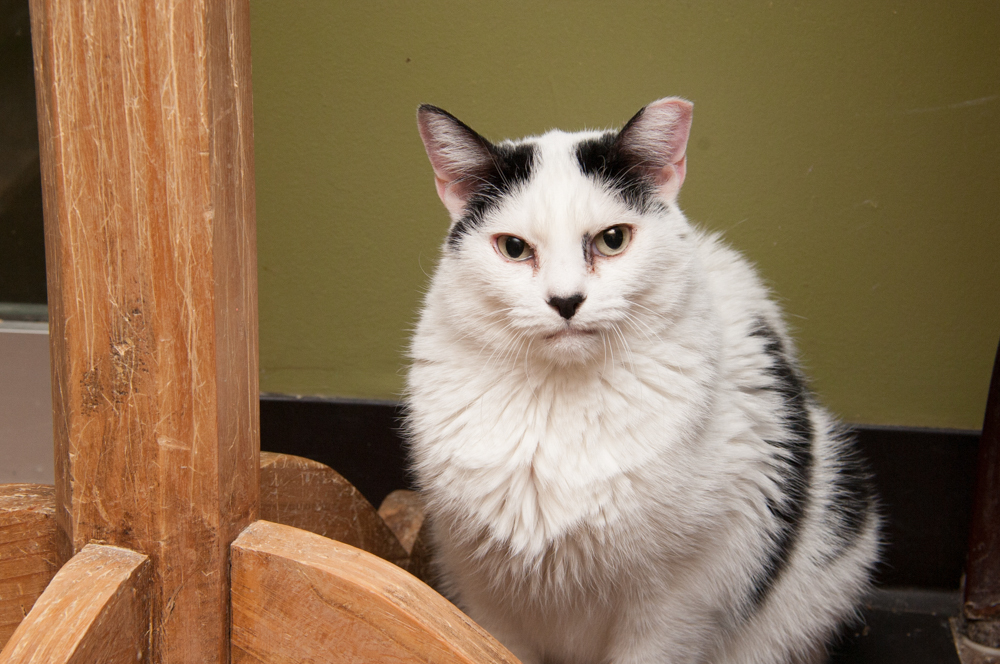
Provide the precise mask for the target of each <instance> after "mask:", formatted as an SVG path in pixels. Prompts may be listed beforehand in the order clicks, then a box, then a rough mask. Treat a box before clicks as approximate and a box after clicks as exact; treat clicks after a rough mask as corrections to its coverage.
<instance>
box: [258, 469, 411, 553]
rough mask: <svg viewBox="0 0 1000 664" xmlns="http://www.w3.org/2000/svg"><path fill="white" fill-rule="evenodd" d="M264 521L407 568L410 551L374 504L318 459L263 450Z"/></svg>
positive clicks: (261, 500)
mask: <svg viewBox="0 0 1000 664" xmlns="http://www.w3.org/2000/svg"><path fill="white" fill-rule="evenodd" d="M260 517H261V518H262V519H265V520H267V521H273V522H275V523H281V524H284V525H286V526H292V527H294V528H301V529H302V530H308V531H309V532H311V533H316V534H317V535H322V536H323V537H329V538H330V539H335V540H337V541H338V542H343V543H345V544H350V545H351V546H355V547H357V548H359V549H364V550H365V551H367V552H369V553H373V554H375V555H376V556H378V557H380V558H384V559H386V560H388V561H390V562H392V563H394V564H396V565H399V566H401V567H405V566H406V564H407V559H408V557H409V556H408V554H407V551H406V550H405V549H404V548H403V546H402V545H401V544H400V543H399V540H398V539H396V536H395V535H394V534H393V532H392V531H391V530H390V529H389V527H388V526H387V525H386V524H385V522H384V521H383V520H382V517H380V516H379V514H378V512H376V511H375V508H374V507H372V505H371V503H369V502H368V500H366V499H365V497H364V496H363V495H361V492H360V491H358V490H357V489H355V488H354V485H352V484H351V483H350V482H348V481H347V480H346V479H344V478H343V476H341V475H340V473H338V472H337V471H335V470H333V469H332V468H330V467H329V466H326V465H324V464H322V463H320V462H318V461H312V460H311V459H304V458H302V457H297V456H293V455H291V454H275V453H274V452H261V453H260Z"/></svg>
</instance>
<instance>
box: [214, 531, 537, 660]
mask: <svg viewBox="0 0 1000 664" xmlns="http://www.w3.org/2000/svg"><path fill="white" fill-rule="evenodd" d="M231 558H232V562H233V566H232V615H233V629H232V653H233V662H234V664H241V663H250V662H267V663H268V664H286V663H287V664H292V663H293V662H294V663H296V664H298V663H299V662H400V663H402V662H414V663H415V662H436V663H442V664H443V663H448V662H462V663H465V664H471V663H472V662H477V663H483V662H507V663H508V664H513V663H515V662H517V661H518V660H517V659H516V658H515V657H514V656H513V655H512V654H510V652H509V651H507V650H506V649H505V648H504V647H503V646H502V645H500V643H498V642H497V641H496V640H495V639H494V638H493V637H492V636H490V635H489V634H487V633H486V631H485V630H483V629H482V628H481V627H479V626H478V625H476V624H475V623H474V622H472V620H471V619H470V618H468V617H467V616H466V615H465V614H463V613H462V612H461V611H459V610H458V609H457V608H456V607H455V606H454V605H453V604H451V603H450V602H449V601H448V600H446V599H445V598H444V597H442V596H441V595H438V594H437V593H436V592H434V591H433V590H431V589H430V588H429V587H428V586H426V585H425V584H423V583H422V582H420V581H419V580H418V579H416V578H415V577H413V576H412V575H410V574H408V573H406V572H404V571H403V570H401V569H399V568H398V567H396V566H394V565H391V564H389V563H386V562H385V561H383V560H381V559H380V558H377V557H375V556H372V555H371V554H368V553H366V552H364V551H361V550H360V549H356V548H354V547H351V546H348V545H346V544H342V543H340V542H335V541H333V540H329V539H325V538H322V537H319V536H317V535H314V534H312V533H307V532H305V531H302V530H299V529H296V528H290V527H288V526H282V525H279V524H275V523H268V522H266V521H258V522H257V523H255V524H253V525H251V526H250V527H249V528H247V529H246V530H244V531H243V533H242V534H241V535H240V536H239V537H238V538H237V539H236V541H235V542H233V546H232V554H231Z"/></svg>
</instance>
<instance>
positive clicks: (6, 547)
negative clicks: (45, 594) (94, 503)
mask: <svg viewBox="0 0 1000 664" xmlns="http://www.w3.org/2000/svg"><path fill="white" fill-rule="evenodd" d="M55 513H56V497H55V488H54V487H52V486H51V485H46V484H0V648H3V646H4V644H5V643H7V641H8V639H10V635H11V634H13V633H14V630H15V629H16V628H17V626H18V625H19V624H21V621H22V620H23V619H24V617H25V616H26V615H28V611H30V610H31V607H32V606H33V605H34V604H35V600H37V599H38V597H39V595H41V594H42V591H44V590H45V587H46V586H47V585H49V582H50V581H51V580H52V577H53V576H55V574H56V572H57V571H59V568H60V567H62V565H63V563H64V562H65V561H66V559H67V558H68V557H69V555H68V553H69V542H68V541H66V537H65V536H64V535H63V533H62V530H61V529H60V528H59V526H58V525H57V524H56V519H55Z"/></svg>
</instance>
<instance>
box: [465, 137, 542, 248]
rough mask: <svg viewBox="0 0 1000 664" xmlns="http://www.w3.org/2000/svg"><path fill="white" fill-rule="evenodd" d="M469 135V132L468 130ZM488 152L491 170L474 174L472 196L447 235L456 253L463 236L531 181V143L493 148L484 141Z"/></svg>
mask: <svg viewBox="0 0 1000 664" xmlns="http://www.w3.org/2000/svg"><path fill="white" fill-rule="evenodd" d="M470 131H471V130H470ZM483 142H484V143H485V144H486V146H487V149H488V150H489V152H490V157H491V161H492V167H491V168H489V169H488V170H485V171H484V172H482V173H478V174H477V179H478V184H477V185H476V186H475V193H473V194H472V196H470V197H469V201H468V203H467V204H466V206H465V215H464V216H463V217H462V218H461V219H459V220H458V221H457V222H456V223H455V225H454V226H452V227H451V230H450V231H449V232H448V246H449V247H451V248H453V249H455V248H457V247H458V244H459V242H460V241H461V239H462V236H463V235H468V234H469V233H470V232H471V231H472V230H474V229H475V228H476V227H477V226H479V225H480V224H482V223H483V217H484V215H485V214H486V212H488V211H489V210H490V209H492V208H494V207H496V206H497V205H498V204H499V202H500V199H501V198H503V197H504V196H505V195H506V194H508V193H510V192H511V191H512V190H513V189H514V188H515V187H517V186H519V185H522V184H524V183H525V182H527V181H528V179H529V178H530V177H531V170H532V167H533V166H534V164H535V153H536V148H535V146H534V145H532V144H531V143H521V144H519V145H511V144H509V143H501V144H500V145H493V144H492V143H490V142H488V141H486V140H485V139H483Z"/></svg>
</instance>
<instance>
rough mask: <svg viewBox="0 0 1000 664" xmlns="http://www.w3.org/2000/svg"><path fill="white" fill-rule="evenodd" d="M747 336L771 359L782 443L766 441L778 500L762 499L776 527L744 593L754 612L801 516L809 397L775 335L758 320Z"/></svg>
mask: <svg viewBox="0 0 1000 664" xmlns="http://www.w3.org/2000/svg"><path fill="white" fill-rule="evenodd" d="M751 335H752V336H755V337H760V338H762V339H763V340H764V352H765V353H767V355H768V356H769V357H770V358H771V367H770V368H769V369H768V373H769V374H770V376H771V377H772V378H773V380H774V382H773V383H772V385H771V386H770V387H769V388H767V389H770V390H773V391H774V392H776V393H778V395H780V396H781V400H782V402H783V403H784V413H783V415H784V428H785V430H786V432H787V435H786V436H785V437H784V439H782V440H774V441H767V442H768V443H769V444H771V445H773V446H774V447H777V448H779V449H780V450H781V451H782V452H783V454H782V455H781V456H780V457H775V460H774V463H775V467H776V470H777V471H778V485H779V489H780V492H781V495H782V497H783V499H782V500H773V499H770V498H769V499H768V501H767V507H768V509H769V510H770V511H771V514H772V515H773V516H774V518H775V521H776V522H777V524H778V528H777V530H776V531H775V532H774V533H772V534H771V538H772V542H771V550H770V553H769V554H768V556H767V558H766V559H765V560H764V561H763V564H762V569H761V573H760V575H759V576H758V577H757V579H756V583H755V584H754V587H753V589H752V590H751V591H750V596H749V599H750V606H751V607H752V608H753V609H758V608H760V607H761V606H762V605H763V603H764V601H765V600H766V599H767V596H768V594H769V593H770V591H771V589H772V588H773V587H774V584H775V583H776V582H777V580H778V577H779V576H780V575H781V573H782V571H783V570H784V568H785V566H786V565H787V564H788V560H789V558H790V557H791V555H792V550H793V549H794V548H795V543H796V540H797V539H798V535H799V531H800V530H801V527H802V519H803V516H804V515H805V508H806V501H807V499H808V487H809V480H810V475H811V472H812V462H813V450H812V445H813V436H814V433H815V432H814V431H813V425H812V421H811V420H810V418H809V392H808V390H807V388H806V385H805V381H804V380H803V379H802V377H801V376H800V375H799V373H798V371H797V370H796V368H795V367H794V366H793V365H792V362H791V361H790V360H789V358H788V355H787V353H786V351H785V348H784V344H783V343H782V341H781V338H780V337H779V336H778V334H777V333H776V332H775V331H774V329H772V328H771V326H770V325H768V324H767V323H766V322H765V321H763V320H758V321H757V325H756V327H755V328H754V330H753V331H752V332H751Z"/></svg>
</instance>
